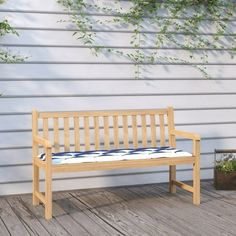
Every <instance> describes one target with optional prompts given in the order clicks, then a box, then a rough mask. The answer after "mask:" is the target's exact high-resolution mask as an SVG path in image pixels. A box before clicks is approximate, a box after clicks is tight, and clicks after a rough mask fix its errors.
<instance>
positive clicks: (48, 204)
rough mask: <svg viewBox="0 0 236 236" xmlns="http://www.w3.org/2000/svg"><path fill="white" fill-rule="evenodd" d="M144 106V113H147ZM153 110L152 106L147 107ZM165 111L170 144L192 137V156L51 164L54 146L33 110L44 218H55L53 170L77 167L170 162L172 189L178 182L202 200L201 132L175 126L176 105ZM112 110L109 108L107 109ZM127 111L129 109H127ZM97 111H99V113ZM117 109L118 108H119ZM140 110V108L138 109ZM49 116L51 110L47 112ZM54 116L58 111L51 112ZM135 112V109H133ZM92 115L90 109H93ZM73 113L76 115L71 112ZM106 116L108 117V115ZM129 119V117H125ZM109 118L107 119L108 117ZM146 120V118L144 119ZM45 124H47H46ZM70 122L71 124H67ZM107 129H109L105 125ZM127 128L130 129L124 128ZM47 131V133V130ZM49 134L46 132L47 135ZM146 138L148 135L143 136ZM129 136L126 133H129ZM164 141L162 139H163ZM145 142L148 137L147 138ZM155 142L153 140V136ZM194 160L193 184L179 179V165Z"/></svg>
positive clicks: (36, 189) (38, 198)
mask: <svg viewBox="0 0 236 236" xmlns="http://www.w3.org/2000/svg"><path fill="white" fill-rule="evenodd" d="M144 111H145V110H142V111H141V113H142V114H144ZM148 111H149V112H150V110H148ZM161 111H164V113H163V114H166V115H167V117H168V137H169V145H170V146H171V147H176V137H177V136H178V137H181V138H186V139H190V140H192V143H193V145H192V146H193V148H192V157H175V158H159V159H148V160H129V161H111V162H100V163H99V162H95V163H80V164H61V165H53V164H52V150H53V146H55V144H54V145H51V143H50V141H49V140H48V139H47V138H46V137H43V138H42V137H40V136H39V135H38V119H39V118H40V113H39V112H37V111H33V113H32V118H33V121H32V124H33V125H32V127H33V129H32V130H33V148H32V149H33V205H34V206H37V205H39V203H40V202H42V203H43V204H44V206H45V218H46V219H48V220H49V219H51V218H52V174H53V173H54V172H75V171H89V170H111V169H118V168H144V167H153V166H162V165H168V166H169V192H170V193H176V186H177V187H180V188H182V189H184V190H186V191H189V192H191V193H192V194H193V204H195V205H199V204H200V136H199V135H197V134H193V133H188V132H183V131H178V130H175V127H174V113H173V108H172V107H169V108H168V109H166V110H161ZM107 112H109V111H107ZM126 112H128V111H126ZM97 113H98V112H96V114H97ZM116 113H117V112H116ZM136 113H137V111H136ZM45 114H46V115H47V116H50V113H49V112H47V113H45ZM51 114H52V117H54V116H55V115H57V113H55V112H54V113H51ZM74 114H76V113H74V112H73V114H70V113H68V112H66V113H63V114H60V115H62V117H65V116H66V117H67V118H68V117H70V115H74ZM131 114H133V113H131ZM90 115H91V112H90ZM72 117H73V116H72ZM106 119H107V118H106ZM126 119H127V118H126ZM107 120H108V119H107ZM143 123H144V124H145V121H144V119H143ZM45 126H46V125H45ZM67 126H68V125H67ZM87 128H88V127H87ZM106 129H108V128H107V127H106ZM124 130H126V131H127V130H128V129H124ZM127 132H128V131H127ZM44 134H47V133H44ZM45 136H47V135H45ZM144 138H145V137H144ZM126 139H127V137H126ZM162 142H163V141H162ZM145 143H146V140H145ZM152 143H154V142H153V140H152ZM39 147H43V148H44V151H45V154H46V160H45V161H42V160H39V158H38V154H39ZM181 164H182V165H184V164H191V165H192V166H193V186H190V185H188V184H186V183H183V182H181V181H177V180H176V165H181ZM40 169H43V170H44V172H45V193H42V192H40V184H39V183H40V179H39V172H40Z"/></svg>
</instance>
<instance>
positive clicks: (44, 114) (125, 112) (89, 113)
mask: <svg viewBox="0 0 236 236" xmlns="http://www.w3.org/2000/svg"><path fill="white" fill-rule="evenodd" d="M38 114H39V116H38V117H39V118H53V117H54V118H55V117H58V118H65V117H91V116H92V117H94V116H122V115H130V116H131V115H160V114H163V115H165V114H167V109H145V110H144V109H140V110H103V111H78V112H70V111H66V112H39V113H38Z"/></svg>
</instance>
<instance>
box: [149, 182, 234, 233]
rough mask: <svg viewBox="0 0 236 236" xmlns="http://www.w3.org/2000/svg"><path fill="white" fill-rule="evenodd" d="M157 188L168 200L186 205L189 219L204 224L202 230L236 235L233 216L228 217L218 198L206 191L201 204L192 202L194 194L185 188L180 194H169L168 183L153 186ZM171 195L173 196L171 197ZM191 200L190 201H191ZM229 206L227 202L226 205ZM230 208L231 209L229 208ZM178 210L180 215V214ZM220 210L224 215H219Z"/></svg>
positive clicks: (193, 222) (194, 222)
mask: <svg viewBox="0 0 236 236" xmlns="http://www.w3.org/2000/svg"><path fill="white" fill-rule="evenodd" d="M154 189H157V190H158V192H159V191H160V192H159V194H161V195H162V196H163V197H164V198H165V199H166V201H167V202H168V201H169V203H170V204H172V203H174V204H176V205H178V207H179V208H180V209H181V206H182V207H185V208H184V209H185V210H184V214H183V216H184V215H185V214H186V215H187V216H188V217H187V221H188V222H189V223H191V224H192V226H194V225H195V227H197V225H198V224H201V225H202V230H203V231H205V232H206V233H207V234H209V235H210V234H212V235H235V232H236V225H235V226H234V225H233V222H232V218H231V222H230V221H229V220H230V218H227V216H226V214H225V213H224V208H221V209H219V207H218V204H220V203H221V202H217V199H214V198H213V199H209V198H208V197H207V196H206V195H205V194H204V193H202V194H201V197H202V203H201V205H200V206H194V205H193V204H192V202H191V201H192V196H191V194H189V193H186V192H185V191H183V190H179V191H178V194H174V195H173V194H169V193H168V192H167V185H166V186H165V185H159V186H155V187H154V188H153V190H154ZM170 195H172V196H171V198H170ZM189 200H190V201H189ZM224 206H225V207H226V208H227V204H225V205H224ZM228 210H229V209H228ZM179 212H180V211H178V215H180V213H179ZM219 212H221V213H223V215H224V217H219Z"/></svg>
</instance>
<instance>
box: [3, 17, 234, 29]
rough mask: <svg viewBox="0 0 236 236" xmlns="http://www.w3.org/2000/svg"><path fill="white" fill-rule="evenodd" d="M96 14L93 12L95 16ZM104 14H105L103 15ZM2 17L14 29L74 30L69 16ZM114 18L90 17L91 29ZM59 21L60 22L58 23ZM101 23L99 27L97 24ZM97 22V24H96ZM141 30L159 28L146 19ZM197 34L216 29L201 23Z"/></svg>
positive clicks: (112, 25) (231, 26)
mask: <svg viewBox="0 0 236 236" xmlns="http://www.w3.org/2000/svg"><path fill="white" fill-rule="evenodd" d="M96 13H97V12H95V14H96ZM105 14H106V13H105ZM2 15H3V16H5V17H7V18H9V19H10V20H11V25H12V26H14V27H16V28H17V27H19V28H21V27H36V28H53V29H68V30H69V29H70V30H71V29H72V30H73V29H76V25H75V24H73V23H71V21H70V16H71V15H70V14H68V15H65V14H50V13H48V14H46V13H45V14H35V13H17V12H4V13H2ZM116 17H117V16H116ZM117 18H119V17H117ZM112 19H114V16H112V15H109V14H108V16H106V15H101V16H97V15H95V16H92V17H91V23H92V24H93V29H95V30H103V29H104V30H106V29H108V27H107V22H106V21H112ZM163 20H164V19H163ZM60 21H61V22H60ZM98 21H99V22H103V25H101V24H100V23H99V22H98ZM97 22H98V23H97ZM176 23H179V24H183V20H176ZM234 27H235V22H234V21H231V22H229V23H227V29H228V32H229V33H232V30H233V29H234ZM109 30H111V31H112V30H116V31H117V30H121V28H120V24H119V23H118V24H117V23H112V22H110V23H109ZM122 30H123V31H132V30H134V27H133V26H132V25H127V26H126V27H124V28H122ZM142 30H144V31H146V30H148V31H158V30H159V27H158V26H157V25H156V24H153V22H152V21H151V20H150V19H146V20H145V21H144V22H143V24H142ZM169 30H170V31H174V28H173V27H170V28H169ZM198 32H200V33H216V32H217V29H216V27H215V26H214V25H212V22H211V21H207V20H206V21H203V22H202V24H201V25H200V27H198Z"/></svg>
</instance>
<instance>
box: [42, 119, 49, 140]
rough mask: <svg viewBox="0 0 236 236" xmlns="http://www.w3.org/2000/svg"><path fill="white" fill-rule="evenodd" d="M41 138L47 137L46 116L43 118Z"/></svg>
mask: <svg viewBox="0 0 236 236" xmlns="http://www.w3.org/2000/svg"><path fill="white" fill-rule="evenodd" d="M43 138H45V139H48V118H43Z"/></svg>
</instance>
